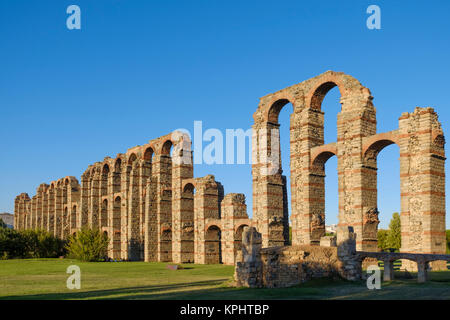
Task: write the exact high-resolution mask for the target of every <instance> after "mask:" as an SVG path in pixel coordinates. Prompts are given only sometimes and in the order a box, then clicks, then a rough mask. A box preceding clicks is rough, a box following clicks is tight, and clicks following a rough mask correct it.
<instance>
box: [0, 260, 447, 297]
mask: <svg viewBox="0 0 450 320" xmlns="http://www.w3.org/2000/svg"><path fill="white" fill-rule="evenodd" d="M72 264H76V265H78V266H79V267H80V268H81V289H80V290H69V289H67V288H66V281H67V278H68V277H69V276H70V275H69V274H67V273H66V269H67V267H68V266H69V265H72ZM166 265H167V264H166V263H145V262H115V263H111V262H109V263H108V262H99V263H83V262H79V261H75V260H69V259H26V260H6V261H0V299H450V271H448V272H446V271H444V272H432V273H430V280H431V281H430V282H427V283H426V284H418V283H417V282H416V279H415V278H414V279H401V276H402V272H396V276H397V277H398V278H399V279H398V280H395V281H391V282H383V283H382V288H381V290H368V289H367V287H366V285H365V282H364V281H360V282H347V281H342V280H340V281H338V280H334V281H333V280H328V279H319V280H313V281H310V282H308V283H305V284H303V285H301V286H298V287H293V288H283V289H248V288H233V287H230V286H229V285H230V282H231V280H232V278H233V272H234V267H233V266H224V265H193V264H186V265H183V266H184V269H181V270H169V269H167V268H166ZM412 275H413V276H415V275H414V274H412Z"/></svg>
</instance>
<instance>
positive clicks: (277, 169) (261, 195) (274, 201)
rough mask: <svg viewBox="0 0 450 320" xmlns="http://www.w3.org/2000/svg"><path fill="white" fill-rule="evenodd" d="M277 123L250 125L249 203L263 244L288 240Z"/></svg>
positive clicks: (277, 243) (265, 245)
mask: <svg viewBox="0 0 450 320" xmlns="http://www.w3.org/2000/svg"><path fill="white" fill-rule="evenodd" d="M279 139H280V135H279V125H278V124H275V123H271V122H265V123H255V125H254V126H253V143H252V148H253V149H252V153H253V156H252V158H253V164H252V176H253V199H254V200H253V205H254V210H253V211H254V216H253V219H254V220H255V225H256V227H257V229H258V231H259V232H260V233H261V234H262V245H263V247H268V246H277V245H285V244H287V243H288V241H289V239H288V238H287V237H288V236H289V234H288V233H287V232H286V231H285V229H286V228H288V223H289V221H288V217H287V216H286V214H287V212H288V211H287V208H285V206H286V203H287V201H286V200H285V199H284V198H283V197H286V196H287V194H285V193H284V192H283V190H284V189H285V188H286V180H285V179H283V176H282V170H281V157H280V140H279Z"/></svg>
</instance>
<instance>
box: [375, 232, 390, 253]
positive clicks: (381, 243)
mask: <svg viewBox="0 0 450 320" xmlns="http://www.w3.org/2000/svg"><path fill="white" fill-rule="evenodd" d="M388 233H389V230H383V229H380V230H378V234H377V237H378V248H380V249H381V251H386V250H387V249H388V248H389V247H388V245H387V243H386V240H387V236H388Z"/></svg>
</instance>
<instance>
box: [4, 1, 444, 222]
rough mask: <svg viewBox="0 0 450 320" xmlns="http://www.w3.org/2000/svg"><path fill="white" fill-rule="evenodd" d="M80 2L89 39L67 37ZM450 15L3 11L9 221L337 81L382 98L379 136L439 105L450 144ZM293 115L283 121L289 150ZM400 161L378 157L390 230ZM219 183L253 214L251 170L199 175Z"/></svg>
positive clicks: (25, 4)
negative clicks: (300, 86) (66, 184)
mask: <svg viewBox="0 0 450 320" xmlns="http://www.w3.org/2000/svg"><path fill="white" fill-rule="evenodd" d="M71 4H76V5H79V6H80V8H81V19H82V29H81V30H68V29H67V28H66V18H67V16H68V15H67V14H66V8H67V7H68V6H69V5H71ZM370 4H377V5H379V6H380V8H381V27H382V29H381V30H369V29H367V27H366V19H367V17H368V14H366V8H367V7H368V6H369V5H370ZM449 14H450V2H449V1H427V2H425V1H420V2H419V1H362V0H355V1H350V0H349V1H270V2H269V1H231V0H227V1H214V0H208V1H158V2H157V1H125V0H120V1H119V0H110V1H102V0H95V1H93V0H90V1H82V0H72V1H62V0H60V1H44V0H41V1H20V0H15V1H1V2H0V39H1V40H0V43H1V47H0V48H1V50H0V61H1V62H0V65H1V69H0V110H1V117H0V119H1V125H0V135H1V140H0V149H1V150H2V155H1V157H0V172H1V176H0V212H1V211H9V212H12V211H13V200H14V197H15V196H16V195H17V194H19V193H21V192H28V193H29V194H30V196H32V195H34V193H35V190H36V187H37V186H38V185H39V184H40V183H42V182H47V183H48V182H50V181H52V180H55V179H58V178H60V177H63V176H67V175H73V176H76V177H77V178H79V177H80V175H81V174H82V172H83V171H84V170H85V169H86V168H87V166H88V165H89V164H90V163H94V162H95V161H101V160H102V159H103V158H104V157H105V156H112V157H113V156H115V154H116V153H119V152H125V151H126V149H127V148H130V147H132V146H135V145H139V144H144V143H146V142H147V141H148V140H150V139H153V138H156V137H158V136H161V135H164V134H166V133H169V132H170V131H171V130H173V129H176V128H180V127H181V128H187V129H190V130H192V128H193V121H194V120H202V121H203V125H204V129H207V128H218V129H221V130H225V129H226V128H243V129H247V128H249V127H250V126H251V125H252V123H253V119H252V114H253V112H254V111H255V110H256V108H257V106H258V98H259V97H261V96H263V95H265V94H267V93H270V92H274V91H277V90H280V89H282V88H284V87H286V86H289V85H292V84H295V83H298V82H301V81H303V80H306V79H308V78H310V77H313V76H315V75H318V74H320V73H322V72H324V71H326V70H335V71H344V72H346V73H348V74H350V75H352V76H354V77H356V78H357V79H358V80H360V81H361V83H362V84H363V85H364V86H366V87H368V88H370V90H371V91H372V94H373V96H374V104H375V106H376V108H377V119H378V131H379V132H384V131H390V130H393V129H396V128H397V127H398V118H399V116H400V115H401V113H402V112H404V111H409V112H411V111H413V110H414V107H415V106H432V107H434V108H435V110H436V111H437V112H438V113H439V119H440V121H441V122H442V123H443V128H444V131H445V134H446V135H447V136H448V137H450V135H449V132H448V126H449V125H450V109H449V107H450V101H449V98H448V92H449V90H448V83H449V74H450V59H449V51H450V50H449V49H450V37H449V31H450V19H449V18H448V16H449ZM338 100H339V92H338V90H337V89H333V91H332V92H330V93H329V94H328V95H327V96H326V98H325V101H324V104H323V110H324V111H325V113H326V119H327V124H326V138H327V142H331V141H333V140H335V138H336V133H335V130H336V124H335V122H336V114H337V112H338V110H339V103H338ZM288 117H289V111H288V109H285V110H283V112H282V113H281V115H280V121H281V124H282V132H281V134H282V141H283V142H284V143H283V146H282V151H285V150H287V139H288V138H287V136H288V131H287V127H288V122H289V120H288V119H289V118H288ZM287 157H288V152H284V154H283V162H284V166H285V172H288V169H287V168H288V167H286V166H287V165H288V160H287V159H288V158H287ZM398 157H399V153H398V147H397V146H390V147H388V148H386V149H385V150H383V151H382V152H381V154H380V156H379V209H380V211H381V221H382V223H381V227H386V226H387V225H388V223H389V219H390V216H391V215H392V213H393V212H394V211H399V209H400V200H399V193H400V191H399V188H400V187H399V164H398ZM336 163H337V162H336V159H333V158H332V159H330V160H329V162H328V163H327V174H328V176H327V178H326V183H327V216H326V219H327V224H331V223H336V220H337V177H336V173H335V170H336ZM447 172H449V171H448V162H447ZM207 173H212V174H214V175H215V176H216V179H217V180H219V181H221V182H222V183H223V185H224V187H225V192H226V193H228V192H242V193H245V194H246V195H247V202H248V204H249V207H251V173H250V166H249V165H214V166H208V165H201V166H196V167H195V175H196V176H203V175H205V174H207ZM448 194H450V193H448ZM447 198H448V197H447ZM447 206H448V200H447ZM448 220H449V217H448V216H447V226H449V222H448Z"/></svg>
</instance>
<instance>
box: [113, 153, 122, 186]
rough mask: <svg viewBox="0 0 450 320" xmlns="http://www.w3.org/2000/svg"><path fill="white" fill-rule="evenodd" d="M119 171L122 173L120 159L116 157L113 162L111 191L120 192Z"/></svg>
mask: <svg viewBox="0 0 450 320" xmlns="http://www.w3.org/2000/svg"><path fill="white" fill-rule="evenodd" d="M121 173H122V160H121V159H120V158H118V159H117V160H116V162H115V163H114V176H113V193H114V194H115V193H118V192H120V191H121V190H120V189H121V188H120V183H121V181H120V180H121Z"/></svg>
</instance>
